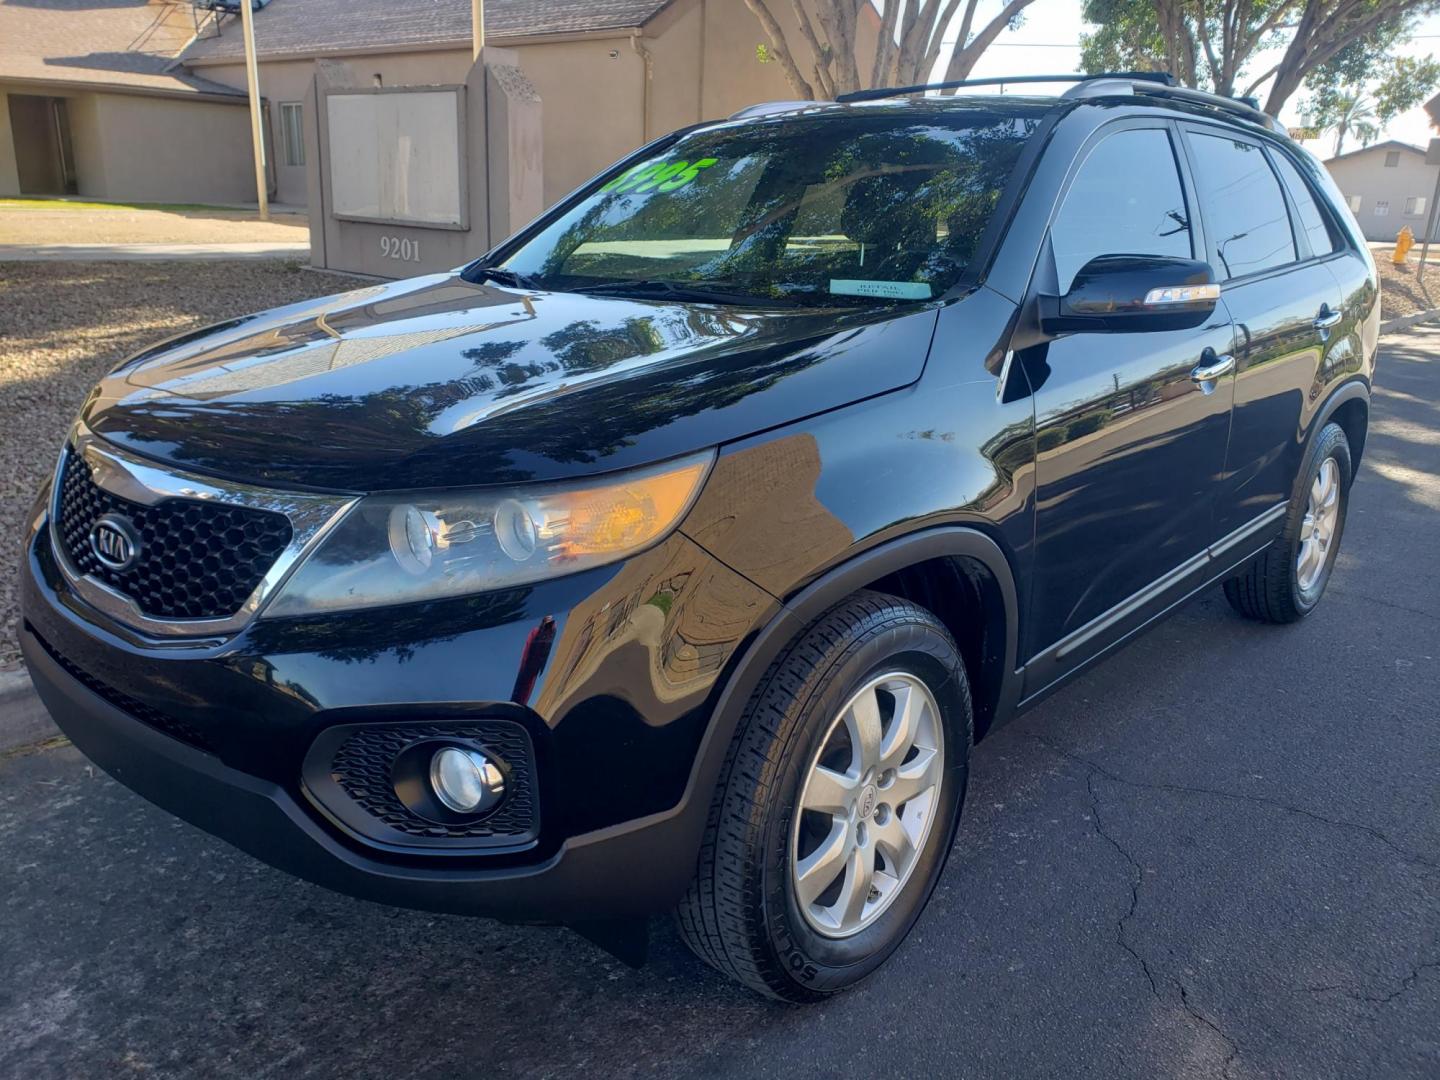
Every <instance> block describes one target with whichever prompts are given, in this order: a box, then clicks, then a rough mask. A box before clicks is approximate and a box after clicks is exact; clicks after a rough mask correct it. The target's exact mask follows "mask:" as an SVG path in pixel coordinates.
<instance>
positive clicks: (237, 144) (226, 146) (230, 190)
mask: <svg viewBox="0 0 1440 1080" xmlns="http://www.w3.org/2000/svg"><path fill="white" fill-rule="evenodd" d="M84 96H88V97H92V98H93V101H94V108H95V116H94V131H93V133H91V137H92V138H94V139H96V140H97V141H98V144H99V147H100V156H101V159H102V162H103V169H104V173H103V179H102V180H101V181H99V183H97V182H96V181H95V179H94V178H93V176H92V177H87V176H86V175H85V172H84V171H83V169H81V170H80V194H82V195H94V196H97V197H100V198H106V199H136V200H144V201H148V202H221V203H231V202H254V201H255V173H254V164H253V161H252V158H251V156H250V121H249V117H248V116H247V114H246V111H245V109H244V107H243V106H238V105H223V104H219V103H212V102H203V101H183V100H176V99H172V98H158V97H142V96H140V95H130V94H94V95H84ZM73 131H74V125H73V123H72V132H73ZM79 141H80V140H79V138H78V135H77V137H76V142H77V144H78V143H79ZM75 156H76V162H77V166H80V165H82V164H83V162H84V160H85V158H84V156H83V155H82V154H81V151H80V148H79V146H78V145H77V146H76V153H75Z"/></svg>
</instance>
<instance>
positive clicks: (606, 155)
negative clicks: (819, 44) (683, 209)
mask: <svg viewBox="0 0 1440 1080" xmlns="http://www.w3.org/2000/svg"><path fill="white" fill-rule="evenodd" d="M515 51H516V52H517V53H518V54H519V56H520V67H521V70H523V71H524V72H525V75H526V77H528V78H529V79H530V81H531V82H532V83H534V84H535V88H536V89H537V90H538V91H539V92H540V98H541V100H542V101H543V102H544V103H545V113H544V115H545V119H544V140H543V142H544V160H545V192H544V197H545V204H546V205H547V206H548V205H549V204H550V203H553V202H554V201H555V200H556V199H559V198H560V197H561V196H563V195H564V194H565V193H566V192H568V191H570V190H571V189H572V188H574V187H576V186H577V185H578V184H580V183H581V182H582V181H584V180H585V179H586V178H588V177H590V176H592V175H593V174H594V173H595V172H597V171H598V170H599V169H601V168H602V167H604V166H605V165H608V164H610V163H611V162H612V161H614V160H615V159H616V158H618V157H621V156H623V155H624V154H626V153H628V152H629V151H631V150H633V149H635V147H637V146H639V145H640V144H641V143H642V142H644V141H645V139H644V131H643V130H642V126H641V115H642V107H643V104H644V98H643V92H644V70H645V69H644V62H643V60H642V59H641V57H640V55H639V53H637V52H636V51H634V49H633V48H632V47H631V45H630V41H629V39H628V38H625V37H617V38H600V39H593V40H586V41H571V42H554V43H546V44H539V45H525V46H521V47H519V48H517V49H516V50H515ZM612 52H613V53H615V55H614V56H613V57H612V56H611V55H610V54H611V53H612ZM344 62H345V64H346V66H347V67H349V68H350V69H351V70H352V71H353V72H354V73H355V75H356V77H357V79H358V81H359V82H360V83H361V84H362V85H367V84H369V83H371V82H372V81H373V80H374V77H375V76H376V75H379V76H380V77H381V79H382V81H383V82H384V84H385V85H386V86H424V85H432V86H433V85H440V84H446V85H453V84H456V83H462V82H464V81H465V76H466V73H467V72H468V71H469V68H470V63H471V57H470V53H469V52H468V51H467V50H463V49H455V50H444V51H435V52H417V53H394V54H383V55H380V54H377V55H364V56H351V57H346V58H344ZM196 71H197V73H198V74H201V75H204V76H205V78H207V79H214V80H215V81H216V82H220V83H224V84H226V85H227V86H235V87H243V86H244V85H245V69H244V67H243V66H242V65H239V64H224V65H220V64H217V65H206V66H203V67H199V68H197V69H196ZM313 72H314V64H313V63H312V62H311V61H309V60H272V61H266V62H264V63H262V64H261V65H260V93H261V95H262V96H263V97H264V98H265V99H266V101H267V103H268V105H269V107H270V110H271V125H272V130H273V131H274V132H275V133H276V138H278V137H279V134H278V133H279V130H280V123H279V113H278V111H277V109H276V107H277V105H278V104H279V103H280V102H282V101H303V100H304V98H305V91H306V89H307V88H308V87H309V83H310V79H311V78H312V76H313ZM552 102H553V103H554V105H553V107H552V104H551V103H552ZM311 122H312V118H311V117H308V116H307V117H306V118H305V123H306V124H310V123H311ZM671 126H675V125H671ZM665 130H669V127H667V128H665ZM276 188H277V191H276V199H277V200H278V201H279V202H282V203H293V204H295V205H299V206H303V205H306V204H307V203H308V192H307V191H306V189H305V170H304V169H303V168H301V169H287V168H284V167H281V166H279V165H278V163H277V167H276Z"/></svg>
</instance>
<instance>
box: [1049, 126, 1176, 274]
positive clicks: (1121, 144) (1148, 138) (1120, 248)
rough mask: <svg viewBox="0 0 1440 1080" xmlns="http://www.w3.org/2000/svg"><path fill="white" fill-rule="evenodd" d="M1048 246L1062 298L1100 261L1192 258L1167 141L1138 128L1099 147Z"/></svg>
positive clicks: (1073, 187)
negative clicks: (1084, 270) (1100, 258)
mask: <svg viewBox="0 0 1440 1080" xmlns="http://www.w3.org/2000/svg"><path fill="white" fill-rule="evenodd" d="M1050 243H1051V246H1052V247H1053V249H1054V251H1055V271H1056V276H1057V278H1058V280H1059V285H1060V291H1061V292H1062V293H1063V292H1066V291H1068V290H1069V288H1070V286H1071V284H1072V283H1073V282H1074V280H1075V274H1076V272H1077V271H1078V270H1079V269H1080V268H1081V267H1082V266H1084V265H1085V264H1086V263H1088V262H1089V261H1090V260H1091V259H1093V258H1095V257H1096V256H1098V255H1169V256H1172V257H1174V258H1179V259H1189V258H1192V257H1193V249H1192V246H1191V242H1190V214H1189V211H1188V209H1187V208H1186V206H1185V193H1184V191H1183V189H1182V188H1181V187H1180V174H1179V172H1178V171H1177V169H1176V167H1175V152H1174V150H1173V149H1172V147H1171V145H1170V136H1169V135H1167V134H1166V133H1165V132H1163V131H1161V130H1159V129H1157V128H1135V129H1133V130H1130V131H1119V132H1116V133H1115V134H1114V135H1110V136H1108V137H1107V138H1105V140H1104V141H1103V142H1101V143H1099V144H1098V145H1097V146H1096V147H1095V149H1094V150H1092V151H1091V152H1090V156H1089V157H1087V158H1086V159H1085V161H1084V163H1083V164H1082V165H1081V166H1080V171H1079V172H1078V173H1077V174H1076V175H1075V180H1074V182H1073V183H1072V184H1071V185H1070V190H1069V191H1068V192H1066V194H1065V202H1064V204H1063V205H1062V206H1061V207H1060V213H1059V214H1058V215H1057V216H1056V218H1055V224H1054V225H1053V226H1052V227H1051V229H1050Z"/></svg>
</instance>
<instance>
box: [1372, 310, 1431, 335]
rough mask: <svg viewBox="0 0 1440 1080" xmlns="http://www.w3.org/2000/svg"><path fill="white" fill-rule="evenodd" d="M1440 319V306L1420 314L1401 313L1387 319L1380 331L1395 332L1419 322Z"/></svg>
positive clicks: (1385, 332)
mask: <svg viewBox="0 0 1440 1080" xmlns="http://www.w3.org/2000/svg"><path fill="white" fill-rule="evenodd" d="M1436 319H1440V308H1431V309H1430V310H1429V311H1422V312H1420V313H1419V314H1418V315H1401V316H1400V317H1399V318H1398V319H1386V320H1385V321H1384V322H1382V323H1381V324H1380V333H1382V334H1393V333H1394V332H1395V331H1396V330H1408V329H1410V327H1412V326H1415V325H1417V324H1419V323H1425V322H1433V321H1434V320H1436Z"/></svg>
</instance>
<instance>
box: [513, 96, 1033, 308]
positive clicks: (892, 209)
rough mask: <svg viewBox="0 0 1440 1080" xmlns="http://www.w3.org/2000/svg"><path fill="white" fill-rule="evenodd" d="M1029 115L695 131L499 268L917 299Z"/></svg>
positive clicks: (630, 282)
mask: <svg viewBox="0 0 1440 1080" xmlns="http://www.w3.org/2000/svg"><path fill="white" fill-rule="evenodd" d="M858 112H859V110H857V113H858ZM1038 124H1039V114H1038V113H1036V114H1035V115H1026V114H1023V113H1022V114H1018V115H1017V114H1014V113H1009V112H999V111H996V110H995V109H994V108H993V107H984V108H981V107H973V108H957V107H955V106H947V108H946V109H945V111H944V114H943V116H942V115H939V114H938V111H937V113H935V114H930V113H923V112H920V111H918V110H917V111H915V112H914V113H907V114H906V115H903V116H900V115H886V114H877V115H875V116H860V115H857V116H854V117H847V118H845V119H837V118H835V117H832V116H816V117H803V118H797V119H786V120H784V121H776V122H768V123H750V124H734V125H727V126H723V127H719V128H712V129H709V130H704V131H699V132H696V133H694V134H692V135H687V136H685V137H684V138H681V139H680V140H678V141H677V142H676V143H674V144H673V145H672V146H670V147H668V148H667V149H665V150H663V151H661V152H659V153H657V154H656V155H655V156H653V157H651V158H649V159H647V160H645V161H642V162H640V163H639V164H637V165H634V166H632V167H631V168H629V169H627V170H626V171H625V172H624V173H621V174H617V175H616V176H613V177H611V178H610V179H609V180H608V182H606V183H605V184H602V185H601V186H600V187H599V188H598V189H596V190H595V191H593V192H592V193H591V194H589V195H587V196H586V197H584V198H583V199H581V200H580V201H579V202H578V203H576V204H575V205H574V206H573V207H571V209H570V210H568V211H567V212H566V213H565V214H564V215H562V216H561V217H559V218H557V219H556V220H555V221H553V222H551V224H549V225H548V226H547V227H546V228H544V229H542V230H541V231H540V232H539V233H537V234H536V235H535V236H534V237H533V238H532V239H531V240H530V241H529V242H528V243H526V244H524V245H523V246H521V247H520V248H518V249H517V250H516V251H515V252H514V254H512V255H511V256H510V257H509V259H507V260H506V262H505V266H506V267H507V268H509V269H512V270H516V271H519V272H521V273H523V274H527V275H530V276H531V277H533V278H535V279H536V281H537V283H538V284H540V285H541V286H542V287H545V288H552V289H559V290H568V289H586V288H589V289H593V288H604V289H606V290H607V291H611V292H619V293H622V294H623V291H624V290H625V289H627V288H642V289H644V288H650V289H651V290H652V291H653V286H654V284H655V283H657V282H658V283H662V284H665V285H673V286H676V287H677V288H683V287H685V286H687V285H689V286H692V287H694V288H696V289H700V288H701V287H710V288H719V287H723V288H724V290H725V292H727V293H729V294H734V295H739V296H741V297H742V298H750V297H753V298H754V299H756V300H757V301H759V300H765V299H770V298H773V299H783V300H786V301H798V302H807V301H811V302H819V303H835V302H843V303H886V302H893V301H897V300H900V301H906V300H909V301H917V300H918V301H923V300H928V299H930V298H931V297H934V296H939V295H940V294H941V293H943V292H944V291H945V290H946V289H948V288H949V287H950V286H951V285H953V284H954V283H955V282H956V281H957V280H958V279H959V278H960V275H961V274H962V273H963V272H964V271H965V269H966V267H967V266H968V265H969V264H970V261H971V259H972V258H973V257H974V255H975V251H976V247H977V245H978V242H979V240H980V237H981V235H982V234H983V233H984V231H985V228H986V226H987V224H988V223H989V221H990V218H991V217H992V215H993V214H994V212H995V207H996V205H997V204H998V202H999V199H1000V192H1001V190H1002V189H1003V188H1004V186H1005V184H1006V181H1008V180H1009V178H1010V174H1011V172H1012V171H1013V170H1014V168H1015V163H1016V161H1017V160H1018V159H1019V157H1020V152H1021V150H1022V149H1023V148H1024V146H1025V142H1026V140H1027V139H1028V138H1029V137H1030V135H1031V134H1033V133H1034V131H1035V130H1036V128H1037V126H1038ZM638 282H645V283H649V284H648V286H647V285H638V286H637V285H635V283H638Z"/></svg>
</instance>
